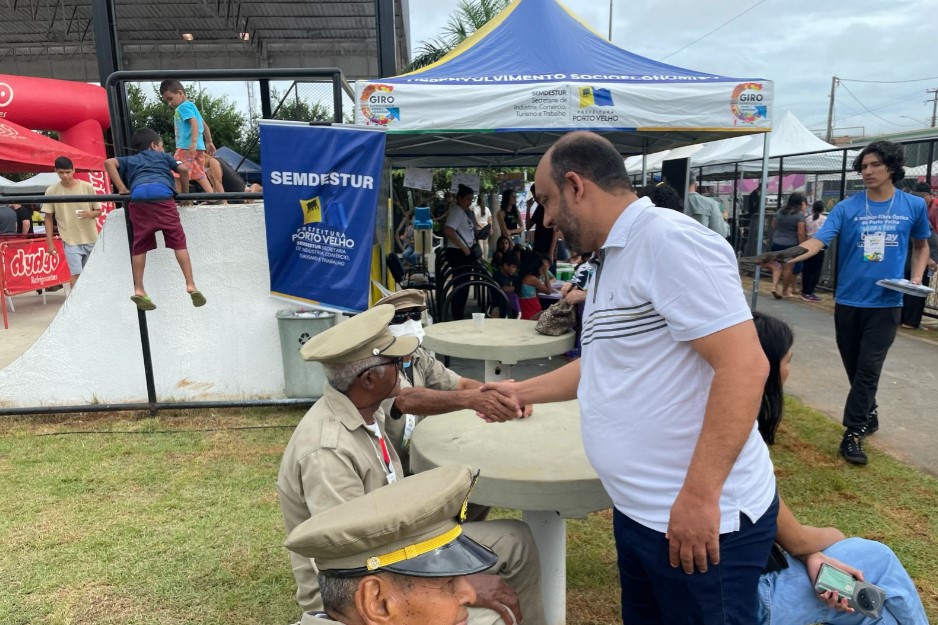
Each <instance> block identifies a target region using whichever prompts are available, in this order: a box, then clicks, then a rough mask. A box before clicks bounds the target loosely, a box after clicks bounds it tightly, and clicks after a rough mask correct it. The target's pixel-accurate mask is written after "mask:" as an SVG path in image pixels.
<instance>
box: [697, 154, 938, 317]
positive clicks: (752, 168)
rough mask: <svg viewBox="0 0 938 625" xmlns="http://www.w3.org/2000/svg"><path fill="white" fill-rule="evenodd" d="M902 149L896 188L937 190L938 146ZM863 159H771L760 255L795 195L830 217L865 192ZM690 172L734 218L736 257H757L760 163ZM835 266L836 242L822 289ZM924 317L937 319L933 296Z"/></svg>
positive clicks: (845, 156)
mask: <svg viewBox="0 0 938 625" xmlns="http://www.w3.org/2000/svg"><path fill="white" fill-rule="evenodd" d="M903 147H904V150H905V157H906V162H905V180H903V181H901V182H900V183H899V185H898V186H899V187H900V188H903V189H911V187H912V185H914V184H915V183H917V182H927V183H928V184H929V186H930V187H931V188H932V189H933V190H934V189H935V188H936V187H938V160H936V159H938V140H935V139H932V140H923V141H914V142H908V143H903ZM859 153H860V149H858V148H842V149H837V150H828V151H825V152H813V153H807V154H797V155H793V156H786V157H782V158H773V159H770V160H769V164H768V173H769V178H768V180H767V182H766V189H767V190H766V201H765V227H764V231H763V241H762V249H764V250H767V249H769V246H770V244H771V241H772V234H773V232H772V228H771V226H772V223H773V218H774V216H775V212H776V211H777V210H778V208H779V207H780V206H785V204H786V203H787V202H788V198H789V196H791V194H792V193H801V194H803V195H804V196H805V197H806V198H807V201H808V205H809V206H811V205H812V204H813V203H814V202H815V201H818V200H820V201H822V202H824V207H825V208H824V210H825V212H827V211H830V209H832V208H833V207H834V205H835V204H836V203H837V202H839V201H841V200H842V199H844V198H845V197H847V196H849V195H853V194H854V193H857V192H860V191H863V190H864V188H865V187H864V185H863V179H862V178H861V177H860V174H858V173H857V172H855V171H853V161H854V159H855V158H856V156H857V155H858V154H859ZM692 172H693V173H694V174H695V175H696V176H697V181H698V184H699V187H700V188H699V189H698V191H700V192H701V193H703V194H705V195H708V196H711V197H713V198H715V199H717V200H718V201H720V202H721V203H722V204H723V207H724V209H725V210H726V212H727V213H728V214H729V215H730V225H731V242H732V243H733V247H734V249H736V251H737V254H738V255H740V256H752V255H754V254H755V253H756V248H757V244H758V231H759V199H760V198H759V190H760V186H761V178H762V161H761V160H755V161H744V162H738V163H728V164H721V165H713V166H706V167H693V168H692ZM835 261H836V242H835V244H834V246H832V247H831V249H830V250H829V251H828V252H827V254H826V255H825V258H824V267H823V271H822V274H821V281H820V284H819V286H820V287H822V288H827V289H832V288H833V287H834V283H835V281H836V275H835V274H836V262H835ZM926 314H927V315H929V316H931V317H938V295H936V294H935V293H932V295H931V297H929V299H928V302H927V304H926Z"/></svg>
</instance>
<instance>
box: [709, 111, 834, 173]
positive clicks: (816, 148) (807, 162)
mask: <svg viewBox="0 0 938 625" xmlns="http://www.w3.org/2000/svg"><path fill="white" fill-rule="evenodd" d="M731 142H732V143H731ZM720 143H722V144H724V146H727V147H728V149H723V150H719V151H714V152H711V153H709V154H704V153H703V152H704V151H703V150H701V152H699V153H698V154H697V155H695V157H694V158H693V159H692V165H693V166H694V167H710V166H712V165H721V164H722V165H727V170H728V171H730V170H732V167H730V164H732V163H740V169H741V170H744V171H761V169H762V163H761V162H756V161H761V160H762V145H763V143H762V141H761V140H758V139H757V138H756V137H740V138H735V139H726V140H724V141H721V142H720ZM835 149H836V146H833V145H831V144H830V143H827V142H826V141H823V140H822V139H819V138H818V137H817V136H816V135H815V134H814V133H813V132H811V131H810V130H808V129H807V127H805V125H804V124H802V123H801V121H800V120H799V119H798V118H797V117H795V115H794V113H792V112H791V111H789V112H787V113H785V114H784V115H782V116H781V117H780V118H779V119H778V120H777V121H776V122H775V123H774V124H773V125H772V139H771V145H770V147H769V158H771V159H777V158H780V157H792V158H790V159H789V158H786V159H785V162H784V169H785V170H787V171H838V170H840V168H841V166H842V165H843V153H842V152H839V151H838V152H832V153H830V154H811V155H810V156H796V155H802V154H807V153H811V152H823V151H825V150H835ZM772 166H773V167H774V168H776V169H777V163H773V164H772Z"/></svg>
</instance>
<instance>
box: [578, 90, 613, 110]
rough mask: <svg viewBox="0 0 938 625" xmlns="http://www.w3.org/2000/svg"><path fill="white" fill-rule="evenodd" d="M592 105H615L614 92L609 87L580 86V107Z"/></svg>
mask: <svg viewBox="0 0 938 625" xmlns="http://www.w3.org/2000/svg"><path fill="white" fill-rule="evenodd" d="M590 106H615V103H614V102H613V101H612V93H611V92H610V91H609V90H608V89H597V88H595V87H580V108H581V109H585V108H587V107H590Z"/></svg>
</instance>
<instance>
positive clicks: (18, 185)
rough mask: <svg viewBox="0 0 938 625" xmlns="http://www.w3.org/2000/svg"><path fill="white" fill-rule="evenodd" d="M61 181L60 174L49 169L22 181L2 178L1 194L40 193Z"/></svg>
mask: <svg viewBox="0 0 938 625" xmlns="http://www.w3.org/2000/svg"><path fill="white" fill-rule="evenodd" d="M58 181H59V175H58V174H56V173H55V172H51V171H47V172H44V173H41V174H36V175H35V176H33V177H32V178H27V179H26V180H21V181H20V182H10V181H9V180H7V179H5V178H4V179H3V180H0V195H38V194H40V193H45V192H46V189H48V188H49V187H51V186H52V185H54V184H55V183H56V182H58Z"/></svg>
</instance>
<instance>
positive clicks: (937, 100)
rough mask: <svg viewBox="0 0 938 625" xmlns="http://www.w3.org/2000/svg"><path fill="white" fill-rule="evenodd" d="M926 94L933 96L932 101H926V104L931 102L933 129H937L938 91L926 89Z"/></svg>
mask: <svg viewBox="0 0 938 625" xmlns="http://www.w3.org/2000/svg"><path fill="white" fill-rule="evenodd" d="M925 93H930V94H932V99H931V100H925V101H926V102H931V127H932V128H934V127H935V118H936V117H938V89H926V90H925Z"/></svg>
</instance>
